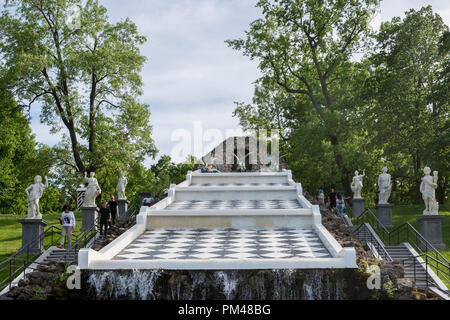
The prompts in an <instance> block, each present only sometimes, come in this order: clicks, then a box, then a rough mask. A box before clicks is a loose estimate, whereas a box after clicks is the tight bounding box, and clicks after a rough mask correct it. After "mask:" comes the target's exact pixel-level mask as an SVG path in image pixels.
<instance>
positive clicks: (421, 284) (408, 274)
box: [386, 244, 430, 288]
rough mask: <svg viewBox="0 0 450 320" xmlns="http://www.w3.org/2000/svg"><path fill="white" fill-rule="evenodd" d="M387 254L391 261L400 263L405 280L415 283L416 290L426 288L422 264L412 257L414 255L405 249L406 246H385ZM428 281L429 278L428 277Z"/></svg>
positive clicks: (425, 274)
mask: <svg viewBox="0 0 450 320" xmlns="http://www.w3.org/2000/svg"><path fill="white" fill-rule="evenodd" d="M386 250H387V252H389V255H390V256H391V258H392V260H394V261H396V262H401V263H402V264H403V266H404V268H405V278H408V279H411V280H413V281H414V279H415V282H416V286H417V287H418V288H425V287H426V279H427V272H426V270H425V267H424V266H423V265H422V263H421V262H420V261H419V260H418V259H417V257H414V254H413V253H412V252H411V250H410V249H409V248H408V247H407V245H406V244H401V245H398V246H387V247H386ZM428 278H429V279H430V276H429V275H428Z"/></svg>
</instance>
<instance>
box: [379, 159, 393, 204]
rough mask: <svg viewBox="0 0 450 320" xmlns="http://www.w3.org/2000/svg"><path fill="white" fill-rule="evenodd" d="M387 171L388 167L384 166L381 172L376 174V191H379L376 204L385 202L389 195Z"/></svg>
mask: <svg viewBox="0 0 450 320" xmlns="http://www.w3.org/2000/svg"><path fill="white" fill-rule="evenodd" d="M387 171H388V168H387V167H384V168H383V173H382V174H380V175H379V176H378V191H380V196H379V199H378V204H387V203H388V201H389V197H390V196H391V191H392V184H391V175H390V174H389V173H387Z"/></svg>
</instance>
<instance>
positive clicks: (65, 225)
mask: <svg viewBox="0 0 450 320" xmlns="http://www.w3.org/2000/svg"><path fill="white" fill-rule="evenodd" d="M63 210H64V212H63V213H62V214H61V218H60V219H59V221H60V222H61V226H62V230H61V242H60V244H59V246H58V248H63V247H64V242H65V240H66V235H67V249H69V250H70V249H71V248H72V231H73V229H74V228H75V215H74V214H73V212H72V211H70V207H69V206H68V205H67V204H66V205H64V207H63Z"/></svg>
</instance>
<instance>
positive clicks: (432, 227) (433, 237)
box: [416, 215, 446, 250]
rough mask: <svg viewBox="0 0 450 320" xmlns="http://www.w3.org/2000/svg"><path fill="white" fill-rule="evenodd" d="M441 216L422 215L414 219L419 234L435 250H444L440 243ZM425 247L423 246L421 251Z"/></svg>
mask: <svg viewBox="0 0 450 320" xmlns="http://www.w3.org/2000/svg"><path fill="white" fill-rule="evenodd" d="M444 218H445V216H442V215H423V216H420V217H418V218H417V219H416V221H417V222H418V223H419V224H420V234H421V235H422V236H423V237H424V238H425V239H426V240H428V242H429V243H431V244H432V245H433V246H434V247H435V248H436V249H438V250H446V247H445V244H444V243H443V242H442V220H444ZM424 247H425V246H423V249H425V248H424Z"/></svg>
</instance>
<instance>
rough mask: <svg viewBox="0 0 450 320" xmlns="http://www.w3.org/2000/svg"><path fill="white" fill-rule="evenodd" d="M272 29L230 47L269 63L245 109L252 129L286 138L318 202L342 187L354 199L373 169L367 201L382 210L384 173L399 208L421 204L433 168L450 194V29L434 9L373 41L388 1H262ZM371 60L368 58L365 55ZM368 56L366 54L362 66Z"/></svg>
mask: <svg viewBox="0 0 450 320" xmlns="http://www.w3.org/2000/svg"><path fill="white" fill-rule="evenodd" d="M257 6H258V7H260V8H261V9H262V13H263V18H261V19H258V20H256V21H254V22H252V23H251V25H250V27H249V30H247V31H246V32H245V34H246V36H245V38H244V39H238V40H231V41H227V43H228V44H229V45H230V46H231V47H232V48H234V49H237V50H241V51H242V52H243V53H244V55H246V56H248V57H249V58H250V59H257V60H258V61H259V69H260V71H261V73H262V77H261V78H260V79H258V80H257V81H256V86H255V93H254V97H253V101H252V103H251V104H245V103H242V102H239V103H237V106H236V109H235V112H234V116H236V117H238V118H239V119H240V124H241V126H242V127H243V129H244V130H255V129H258V128H264V129H270V128H275V129H278V130H279V131H280V132H281V133H282V141H281V147H280V148H281V149H283V150H284V151H285V152H286V153H287V154H288V162H289V165H290V167H291V169H292V171H293V174H294V176H295V177H296V179H297V180H299V181H301V182H302V184H303V185H304V188H305V189H307V190H309V191H310V193H311V194H315V191H316V190H317V189H319V188H322V189H323V188H325V189H328V190H329V189H330V188H331V187H334V188H336V189H338V190H343V191H345V192H346V193H347V195H348V196H350V195H351V192H350V190H349V183H350V181H351V177H352V176H353V172H354V170H356V169H358V170H359V171H361V170H362V169H366V171H367V175H366V177H365V178H364V189H363V193H364V197H365V198H367V199H368V201H369V204H375V203H376V201H377V197H378V194H377V193H378V192H377V186H376V183H377V178H378V174H379V173H380V172H381V169H382V167H383V166H387V167H388V168H389V170H390V173H391V175H392V180H393V190H392V196H391V201H393V202H397V203H399V202H404V203H409V202H411V201H416V202H421V196H420V192H419V190H418V188H419V185H420V177H421V176H422V169H423V167H424V166H430V167H431V168H432V170H438V171H439V173H440V174H439V188H438V190H437V196H438V198H439V200H440V202H441V203H443V202H444V201H445V195H446V192H447V189H448V180H449V176H448V173H449V172H450V170H449V159H450V157H449V153H450V130H449V126H450V124H449V117H448V115H449V107H448V106H449V104H448V103H449V96H448V95H449V89H450V88H449V83H450V81H449V75H450V73H449V71H450V60H449V48H450V44H449V43H450V35H449V32H448V27H447V26H446V25H445V24H444V23H443V21H442V19H441V17H439V15H437V14H434V13H433V12H432V9H431V7H424V8H422V9H420V10H418V11H414V10H410V11H408V12H406V17H405V18H404V19H403V20H402V19H400V18H393V19H392V21H390V22H386V23H384V24H382V26H381V29H380V31H379V32H371V30H370V27H369V22H370V19H371V15H372V14H373V12H374V10H375V8H376V6H377V1H338V0H327V1H308V0H298V1H287V0H286V1H283V0H280V1H269V0H261V1H259V2H258V5H257ZM356 52H357V53H359V56H358V57H356V56H355V55H354V53H356ZM362 54H364V55H362Z"/></svg>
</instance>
